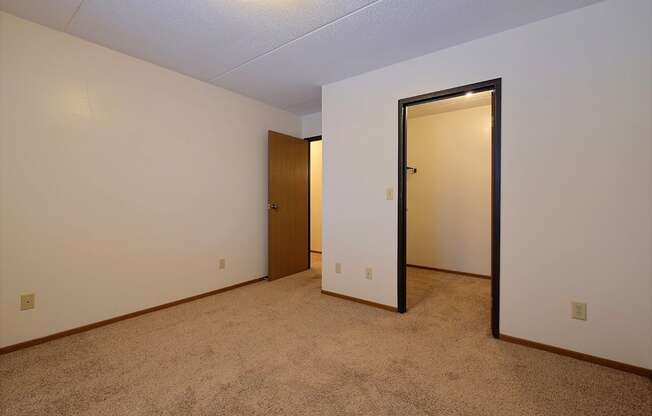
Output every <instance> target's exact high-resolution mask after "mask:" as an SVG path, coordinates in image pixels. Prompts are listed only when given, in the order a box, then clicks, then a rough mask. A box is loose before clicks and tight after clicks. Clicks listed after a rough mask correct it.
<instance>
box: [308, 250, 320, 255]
mask: <svg viewBox="0 0 652 416" xmlns="http://www.w3.org/2000/svg"><path fill="white" fill-rule="evenodd" d="M310 252H311V253H317V254H321V251H317V250H310Z"/></svg>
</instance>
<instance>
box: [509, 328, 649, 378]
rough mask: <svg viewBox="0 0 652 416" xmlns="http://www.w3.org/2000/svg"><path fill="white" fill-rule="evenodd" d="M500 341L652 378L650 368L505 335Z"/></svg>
mask: <svg viewBox="0 0 652 416" xmlns="http://www.w3.org/2000/svg"><path fill="white" fill-rule="evenodd" d="M500 340H501V341H506V342H511V343H512V344H519V345H524V346H526V347H530V348H536V349H538V350H543V351H548V352H552V353H555V354H559V355H565V356H567V357H572V358H576V359H578V360H582V361H588V362H590V363H593V364H599V365H602V366H605V367H611V368H615V369H616V370H621V371H626V372H628V373H633V374H637V375H639V376H643V377H648V378H652V369H649V368H643V367H637V366H635V365H631V364H625V363H621V362H619V361H613V360H608V359H606V358H600V357H596V356H593V355H589V354H584V353H581V352H576V351H571V350H566V349H564V348H559V347H553V346H552V345H547V344H541V343H539V342H534V341H529V340H527V339H522V338H516V337H512V336H509V335H504V334H500Z"/></svg>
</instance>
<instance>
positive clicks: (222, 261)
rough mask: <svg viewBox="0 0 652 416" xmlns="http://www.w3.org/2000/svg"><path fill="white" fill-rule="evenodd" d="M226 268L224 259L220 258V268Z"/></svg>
mask: <svg viewBox="0 0 652 416" xmlns="http://www.w3.org/2000/svg"><path fill="white" fill-rule="evenodd" d="M224 269H226V260H225V259H220V270H224Z"/></svg>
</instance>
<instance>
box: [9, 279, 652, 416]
mask: <svg viewBox="0 0 652 416" xmlns="http://www.w3.org/2000/svg"><path fill="white" fill-rule="evenodd" d="M408 280H409V304H410V306H411V309H410V311H409V313H407V314H405V315H400V314H396V313H392V312H388V311H384V310H380V309H376V308H372V307H369V306H365V305H361V304H357V303H354V302H350V301H346V300H341V299H338V298H334V297H330V296H325V295H322V294H321V293H320V291H319V289H320V278H319V274H318V270H317V269H314V270H312V271H310V272H304V273H300V274H298V275H295V276H292V277H288V278H285V279H281V280H278V281H274V282H260V283H256V284H253V285H250V286H246V287H243V288H240V289H236V290H233V291H230V292H226V293H223V294H219V295H215V296H211V297H207V298H204V299H201V300H198V301H195V302H192V303H187V304H184V305H180V306H177V307H174V308H170V309H166V310H162V311H158V312H155V313H152V314H148V315H143V316H141V317H138V318H134V319H130V320H127V321H123V322H120V323H117V324H114V325H110V326H106V327H103V328H100V329H96V330H93V331H90V332H86V333H83V334H78V335H74V336H71V337H67V338H63V339H60V340H57V341H54V342H50V343H47V344H43V345H40V346H37V347H33V348H29V349H25V350H22V351H17V352H13V353H9V354H6V355H4V356H0V409H1V410H0V414H2V415H12V416H14V415H16V416H17V415H47V416H54V415H266V416H270V415H409V416H413V415H501V416H506V415H573V416H575V415H614V416H624V415H645V416H650V415H651V414H652V382H651V381H650V380H648V379H645V378H643V377H639V376H635V375H632V374H627V373H624V372H621V371H617V370H612V369H609V368H604V367H600V366H597V365H593V364H589V363H586V362H582V361H577V360H574V359H571V358H566V357H561V356H558V355H555V354H551V353H547V352H543V351H538V350H533V349H529V348H526V347H522V346H518V345H512V344H508V343H504V342H500V341H496V340H494V339H492V338H491V337H490V335H489V281H487V280H483V279H478V278H472V277H462V276H455V275H451V274H445V273H437V272H430V271H423V270H418V269H410V271H409V279H408Z"/></svg>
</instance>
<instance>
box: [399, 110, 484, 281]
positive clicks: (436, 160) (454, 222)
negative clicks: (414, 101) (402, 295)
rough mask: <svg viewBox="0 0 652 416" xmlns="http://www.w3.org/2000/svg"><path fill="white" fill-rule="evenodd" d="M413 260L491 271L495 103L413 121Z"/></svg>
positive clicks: (410, 219)
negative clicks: (492, 117) (492, 121)
mask: <svg viewBox="0 0 652 416" xmlns="http://www.w3.org/2000/svg"><path fill="white" fill-rule="evenodd" d="M407 161H408V166H412V167H416V168H417V173H416V174H408V175H407V208H408V211H407V262H408V264H412V265H418V266H426V267H434V268H439V269H445V270H453V271H458V272H465V273H474V274H480V275H484V276H489V275H491V106H482V107H475V108H469V109H464V110H458V111H450V112H445V113H441V114H435V115H429V116H424V117H416V118H410V119H408V121H407Z"/></svg>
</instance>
